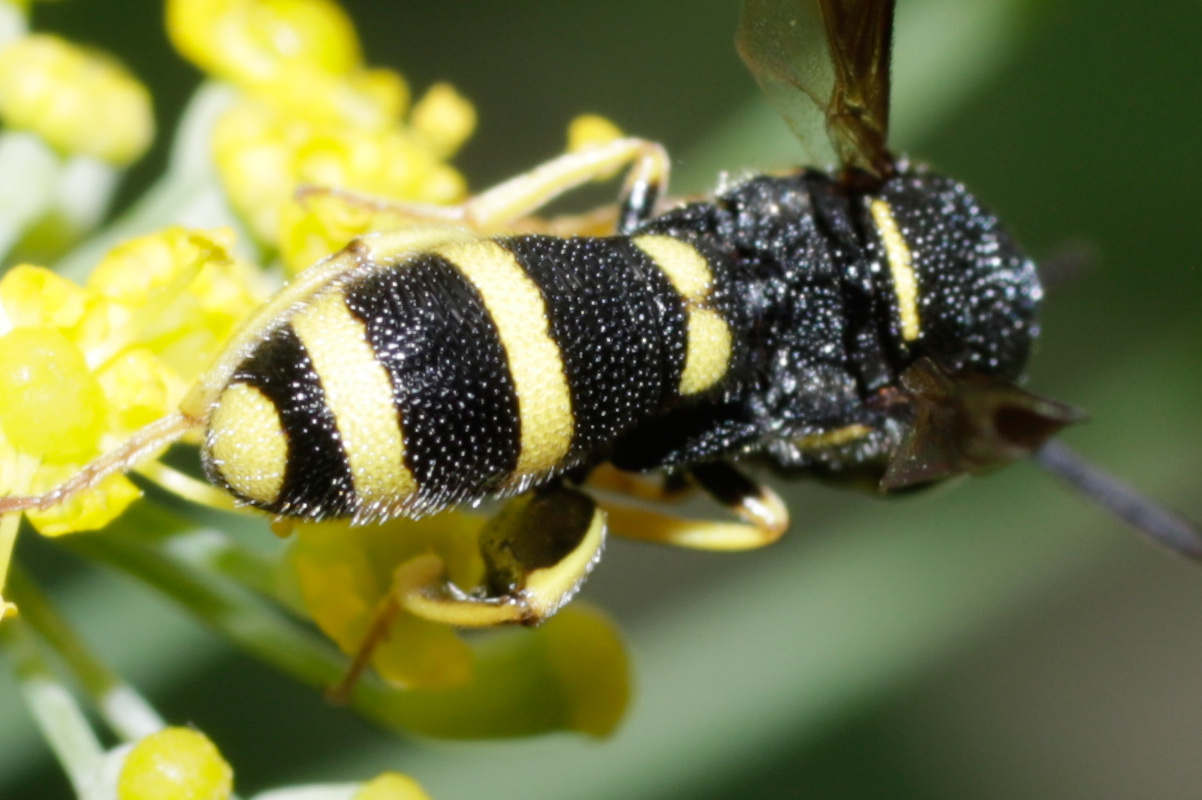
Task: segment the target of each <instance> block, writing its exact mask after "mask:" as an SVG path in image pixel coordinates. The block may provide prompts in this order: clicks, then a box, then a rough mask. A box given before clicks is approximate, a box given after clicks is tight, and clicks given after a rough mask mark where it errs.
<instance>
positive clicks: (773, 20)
mask: <svg viewBox="0 0 1202 800" xmlns="http://www.w3.org/2000/svg"><path fill="white" fill-rule="evenodd" d="M893 6H894V0H743V14H742V18H741V19H740V21H739V32H738V36H737V38H736V46H737V47H738V50H739V55H740V56H742V58H743V61H744V62H745V63H746V64H747V66H748V68H750V69H751V72H752V74H753V75H755V77H756V80H757V81H759V83H760V86H762V87H763V89H764V92H765V93H766V94H767V95H768V99H769V100H770V101H771V102H772V104H773V105H774V106H776V109H777V110H778V111H779V112H780V113H781V114H782V115H783V116H784V118H785V119H786V120H787V121H788V123H789V125H790V127H792V128H793V130H794V132H795V133H796V134H797V135H798V137H800V138H801V140H802V142H803V143H805V144H806V145H807V146H808V147H814V146H815V143H818V142H821V141H822V140H823V138H825V140H826V141H828V142H829V143H830V145H831V147H832V148H833V152H834V154H835V155H836V156H838V158H839V161H840V162H841V163H842V165H843V166H844V167H850V168H858V169H862V170H866V171H868V172H870V173H872V174H874V175H876V176H877V177H879V178H883V177H886V176H888V175H889V174H891V173H892V171H893V158H892V156H891V155H890V154H889V152H888V150H887V149H886V141H887V135H888V131H889V59H890V51H891V48H892V43H893ZM819 128H825V134H826V135H825V137H822V136H821V135H820V134H818V132H817V129H819Z"/></svg>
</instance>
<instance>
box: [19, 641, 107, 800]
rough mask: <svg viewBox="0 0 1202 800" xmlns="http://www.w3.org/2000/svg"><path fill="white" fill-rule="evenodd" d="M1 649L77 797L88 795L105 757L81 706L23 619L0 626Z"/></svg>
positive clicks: (35, 719) (31, 711)
mask: <svg viewBox="0 0 1202 800" xmlns="http://www.w3.org/2000/svg"><path fill="white" fill-rule="evenodd" d="M0 650H5V651H7V652H8V653H9V656H10V658H11V659H12V662H13V672H14V674H15V675H16V678H17V682H18V684H19V686H20V689H21V694H22V696H23V697H24V699H25V703H26V705H27V706H28V707H29V711H30V713H31V714H32V715H33V718H34V721H35V722H36V723H37V725H38V727H39V728H40V729H41V731H42V735H43V736H44V737H45V738H46V741H47V742H48V743H49V744H50V748H51V749H52V750H53V751H54V755H55V756H56V757H57V758H58V761H59V763H60V764H61V765H62V767H63V770H64V771H65V772H66V773H67V778H68V780H70V782H71V786H72V787H73V788H74V789H75V793H76V794H77V795H79V796H81V797H85V796H87V792H88V788H89V786H90V785H91V783H92V781H93V780H94V778H95V777H96V773H97V770H98V769H99V767H100V762H101V760H102V759H103V757H104V748H103V747H101V745H100V742H99V741H98V740H97V739H96V735H95V733H94V732H93V731H92V728H91V726H90V725H88V721H87V719H86V718H85V717H84V714H83V711H82V710H80V708H79V704H78V703H76V702H75V698H74V697H72V695H71V692H70V691H69V690H68V689H67V687H65V686H64V685H63V684H62V682H61V681H59V680H58V678H57V676H55V675H54V673H53V672H52V671H51V669H50V666H49V665H48V664H47V663H46V660H45V659H44V658H43V657H42V654H41V652H40V651H39V649H38V646H37V643H36V642H35V640H34V636H33V632H32V631H31V630H30V627H29V625H28V624H27V623H26V622H25V620H24V619H23V618H20V617H18V618H16V619H10V620H8V621H6V622H5V624H4V625H0Z"/></svg>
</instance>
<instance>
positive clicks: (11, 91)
mask: <svg viewBox="0 0 1202 800" xmlns="http://www.w3.org/2000/svg"><path fill="white" fill-rule="evenodd" d="M0 119H3V121H4V123H5V125H6V126H8V127H11V128H15V129H23V130H32V131H34V132H35V133H37V134H39V135H40V136H41V137H42V138H43V139H45V140H46V142H48V143H49V144H50V145H51V146H52V147H54V148H55V149H57V150H60V151H62V152H66V153H72V154H75V153H78V154H84V155H91V156H95V157H96V158H99V159H102V160H104V161H107V162H109V163H111V164H114V165H118V166H121V165H125V164H129V163H130V162H132V161H135V160H136V159H137V158H138V157H139V156H141V155H142V153H144V152H145V151H146V148H147V147H149V146H150V142H151V139H152V138H153V137H154V113H153V112H152V110H151V105H150V93H149V92H147V91H146V87H144V86H143V85H142V84H141V83H140V82H139V81H138V80H137V79H136V78H134V77H133V76H132V75H130V74H129V73H128V72H127V71H126V70H125V68H124V67H122V66H121V65H120V64H118V63H117V62H116V61H114V60H113V59H111V58H109V57H108V56H106V55H104V54H102V53H98V52H96V51H94V50H85V49H83V48H80V47H78V46H76V45H73V44H71V43H69V42H66V41H64V40H62V39H59V38H57V37H54V36H45V35H37V34H35V35H29V36H24V37H22V38H20V39H18V40H16V41H15V42H12V43H10V44H8V45H7V46H5V47H4V48H3V49H0Z"/></svg>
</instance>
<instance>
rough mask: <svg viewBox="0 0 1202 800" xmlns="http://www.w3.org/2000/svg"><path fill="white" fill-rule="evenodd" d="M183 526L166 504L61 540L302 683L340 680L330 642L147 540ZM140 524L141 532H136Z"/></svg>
mask: <svg viewBox="0 0 1202 800" xmlns="http://www.w3.org/2000/svg"><path fill="white" fill-rule="evenodd" d="M152 515H153V516H152ZM179 524H180V521H179V520H176V519H174V518H170V517H169V515H168V514H167V512H165V511H163V510H161V509H154V510H153V511H152V510H150V509H148V508H147V507H146V506H142V507H140V508H139V509H137V510H132V513H127V514H126V515H125V516H124V517H123V518H122V519H121V520H120V521H118V523H116V524H115V525H114V526H112V527H110V528H109V529H108V530H107V531H106V532H105V533H104V534H103V535H80V536H70V537H63V538H61V539H60V540H59V541H60V542H61V543H62V544H63V545H65V546H66V547H68V548H69V549H71V550H73V551H75V552H76V553H79V554H80V555H82V556H85V557H87V558H91V559H95V560H97V561H101V562H104V563H107V564H109V565H111V566H113V567H116V568H117V569H119V570H121V571H122V572H126V573H128V574H130V575H132V576H134V577H136V578H138V579H139V580H141V581H143V582H145V583H147V584H149V585H150V586H152V587H154V588H155V589H157V590H158V591H160V592H162V593H163V594H165V595H167V596H168V597H170V598H171V599H173V600H175V601H176V602H178V603H180V604H181V605H183V606H184V607H185V608H187V609H188V610H189V611H190V612H192V613H193V614H195V615H196V616H197V617H199V618H200V619H201V620H202V621H204V622H205V623H206V624H208V625H210V626H211V627H213V628H215V629H216V630H217V631H219V632H220V633H222V634H224V635H225V636H227V637H228V638H229V639H230V640H231V641H233V642H234V643H235V644H236V645H237V646H239V647H240V648H242V649H243V650H245V651H247V652H248V653H250V654H252V655H254V656H255V657H257V658H260V659H262V660H263V661H266V662H267V663H269V664H271V665H272V666H274V667H276V668H277V669H280V670H282V671H284V672H286V673H288V674H289V675H292V676H293V677H294V678H296V679H297V680H299V681H301V682H302V683H305V684H308V685H310V686H314V687H319V688H320V687H325V686H330V685H332V684H333V683H334V682H335V681H337V679H338V677H339V676H340V675H341V673H342V671H343V669H345V660H344V659H343V657H342V656H341V655H340V654H339V653H338V652H337V651H336V650H335V649H334V648H333V647H332V646H331V645H329V644H328V643H327V642H325V641H324V640H323V639H321V638H319V637H318V636H316V635H315V634H313V633H311V632H309V631H307V630H306V629H305V628H304V627H302V626H301V625H300V624H298V623H297V622H296V621H295V620H293V619H291V618H290V617H288V616H287V615H286V614H285V613H283V612H281V611H280V610H278V609H277V608H275V607H273V606H271V605H269V604H268V603H266V602H264V601H263V600H261V599H259V598H258V597H256V596H254V595H253V594H252V593H251V592H248V591H246V590H244V589H243V588H241V587H238V586H235V585H233V583H232V582H231V581H228V580H224V579H222V577H221V576H218V575H214V574H212V572H210V571H208V570H205V569H201V568H199V567H198V566H197V565H195V564H190V563H188V562H187V561H186V560H185V559H184V558H183V557H181V556H180V554H179V553H178V552H175V551H174V550H173V549H172V548H169V547H157V546H155V545H153V544H149V543H147V542H146V541H145V535H146V534H145V531H146V530H148V529H155V528H157V529H158V531H159V532H162V531H164V530H165V529H166V528H167V527H168V526H171V527H178V526H179ZM137 529H140V531H139V533H134V531H135V530H137Z"/></svg>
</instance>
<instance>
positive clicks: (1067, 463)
mask: <svg viewBox="0 0 1202 800" xmlns="http://www.w3.org/2000/svg"><path fill="white" fill-rule="evenodd" d="M1035 460H1036V461H1037V462H1038V463H1039V465H1040V466H1042V467H1043V468H1044V469H1046V470H1047V471H1049V472H1051V473H1053V474H1054V475H1056V476H1058V477H1060V478H1062V479H1064V480H1065V481H1067V482H1068V483H1069V484H1071V485H1072V486H1073V488H1075V489H1077V491H1079V492H1081V493H1082V494H1084V495H1086V496H1087V497H1089V498H1090V499H1091V500H1093V501H1094V502H1096V503H1097V504H1098V505H1100V506H1102V507H1103V508H1105V509H1107V510H1108V511H1110V512H1111V513H1112V514H1114V515H1115V516H1116V517H1119V518H1120V519H1122V520H1124V521H1126V522H1127V524H1129V525H1131V526H1132V527H1133V528H1135V529H1137V530H1139V531H1141V532H1143V533H1145V534H1147V536H1148V537H1149V538H1151V539H1152V540H1153V541H1155V542H1157V543H1158V544H1161V545H1163V546H1165V547H1167V548H1169V549H1170V550H1172V551H1173V552H1175V553H1177V554H1178V555H1181V556H1184V557H1185V558H1188V559H1190V560H1193V561H1199V560H1202V529H1199V527H1198V526H1197V525H1195V524H1194V523H1193V522H1190V521H1189V520H1188V519H1186V518H1185V517H1183V516H1181V515H1180V514H1178V513H1177V512H1175V511H1172V510H1170V509H1168V508H1166V507H1165V506H1163V505H1161V504H1160V503H1157V502H1156V501H1155V500H1153V499H1152V498H1150V497H1147V496H1146V495H1144V494H1143V493H1141V492H1139V491H1137V490H1136V489H1134V488H1133V487H1131V486H1129V485H1128V484H1126V483H1124V482H1123V481H1121V480H1119V479H1118V478H1116V477H1114V476H1113V475H1110V474H1109V473H1107V472H1105V471H1103V470H1101V469H1099V468H1097V467H1095V466H1094V465H1092V464H1090V463H1089V462H1088V461H1086V460H1085V459H1084V458H1082V457H1081V456H1079V455H1077V454H1076V453H1074V452H1073V451H1072V449H1070V448H1068V447H1066V446H1065V445H1063V444H1061V443H1060V442H1058V441H1056V440H1052V441H1049V442H1048V443H1047V444H1045V445H1044V446H1043V447H1041V448H1040V449H1039V451H1038V452H1037V453H1036V454H1035Z"/></svg>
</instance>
